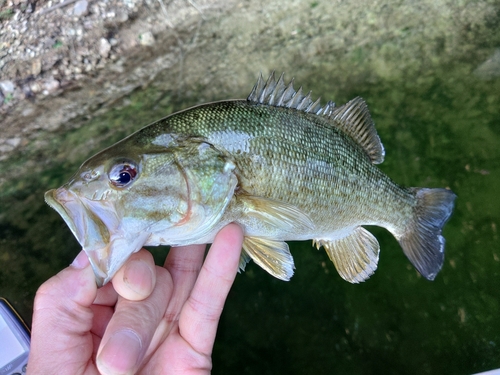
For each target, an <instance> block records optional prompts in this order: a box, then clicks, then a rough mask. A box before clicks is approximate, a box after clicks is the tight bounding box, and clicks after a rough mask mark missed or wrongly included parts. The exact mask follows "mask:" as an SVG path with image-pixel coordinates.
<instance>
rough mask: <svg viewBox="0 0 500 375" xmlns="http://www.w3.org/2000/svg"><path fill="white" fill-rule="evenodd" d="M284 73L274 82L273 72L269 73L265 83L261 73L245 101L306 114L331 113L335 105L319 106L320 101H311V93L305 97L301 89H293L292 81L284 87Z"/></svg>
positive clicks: (329, 103) (331, 103)
mask: <svg viewBox="0 0 500 375" xmlns="http://www.w3.org/2000/svg"><path fill="white" fill-rule="evenodd" d="M283 76H284V73H282V74H281V76H280V78H279V79H278V81H277V82H276V78H275V76H274V72H272V73H271V75H270V76H269V78H268V79H267V81H266V82H264V79H263V78H262V73H261V74H260V75H259V78H258V79H257V83H256V84H255V86H254V87H253V89H252V92H251V93H250V95H248V98H247V100H248V101H249V102H253V103H258V104H266V105H271V106H274V107H286V108H294V109H298V110H299V111H304V112H307V113H309V112H310V113H314V114H316V115H324V114H328V113H331V110H332V109H333V108H334V107H335V103H333V102H328V103H327V104H326V106H325V107H324V108H322V107H321V105H320V99H319V98H318V100H316V101H315V102H313V101H312V99H311V92H310V91H309V93H308V94H307V95H304V94H303V93H302V87H301V88H299V90H298V91H295V89H294V88H293V79H292V80H291V81H290V83H289V84H288V85H285V82H284V79H283Z"/></svg>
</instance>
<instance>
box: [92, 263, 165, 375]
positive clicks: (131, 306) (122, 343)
mask: <svg viewBox="0 0 500 375" xmlns="http://www.w3.org/2000/svg"><path fill="white" fill-rule="evenodd" d="M157 268H158V269H157V271H156V275H157V283H156V286H155V288H154V289H153V292H152V293H151V294H150V295H149V297H147V298H145V299H144V300H142V301H131V300H127V299H125V298H121V297H120V298H119V299H118V302H117V304H116V308H115V313H114V315H113V317H112V318H111V320H110V321H109V324H108V326H107V328H106V332H105V334H104V337H103V338H102V342H101V347H100V348H99V351H98V354H97V359H96V362H97V366H98V368H99V371H101V372H102V373H103V374H108V375H109V374H132V373H135V371H136V370H137V368H138V367H139V366H140V364H141V361H142V359H143V358H144V356H145V354H146V351H147V349H148V347H149V346H150V343H151V340H152V338H153V336H154V335H155V331H156V330H157V327H158V326H159V323H160V321H161V319H162V317H163V315H164V314H165V310H166V307H167V303H168V300H169V299H170V296H171V293H172V279H171V278H170V276H169V274H168V272H167V271H166V270H165V269H163V268H160V267H157Z"/></svg>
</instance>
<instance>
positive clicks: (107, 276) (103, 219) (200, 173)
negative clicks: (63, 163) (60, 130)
mask: <svg viewBox="0 0 500 375" xmlns="http://www.w3.org/2000/svg"><path fill="white" fill-rule="evenodd" d="M134 149H135V147H128V146H127V144H126V143H125V144H120V143H119V144H117V145H115V146H113V147H111V148H109V149H107V150H104V151H103V152H101V153H99V154H97V155H95V156H94V157H92V158H90V159H89V160H87V161H86V162H85V163H83V165H82V166H81V167H80V169H79V170H78V171H77V173H76V174H75V175H74V176H73V177H72V178H71V179H70V181H69V182H68V183H66V184H65V185H63V186H62V187H60V188H59V189H53V190H50V191H48V192H46V193H45V200H46V202H47V203H48V204H49V206H51V207H52V208H54V209H55V210H56V211H57V212H58V213H59V214H60V215H61V217H62V218H63V219H64V221H65V222H66V224H67V225H68V226H69V228H70V229H71V231H72V233H73V235H74V236H75V237H76V239H77V240H78V242H79V243H80V245H81V246H82V247H83V250H84V251H85V252H86V253H87V255H88V258H89V260H90V263H91V265H92V268H93V270H94V274H95V277H96V281H97V284H98V285H99V286H102V285H104V284H106V283H107V282H108V281H110V280H111V278H112V277H113V276H114V274H115V273H116V272H117V271H118V270H119V269H120V267H121V266H122V265H123V264H124V263H125V261H126V260H127V259H128V258H129V257H130V255H131V254H132V253H134V252H136V251H138V250H139V249H141V247H142V246H144V245H152V246H154V245H160V244H162V245H182V244H188V243H194V242H196V240H197V239H199V238H203V237H204V236H206V235H207V234H208V233H210V231H211V230H213V228H214V225H215V224H216V223H217V221H218V220H219V219H220V217H221V216H222V213H223V212H224V209H225V207H226V206H227V204H228V203H229V201H230V199H231V197H232V195H233V192H234V189H235V187H236V177H235V176H234V173H233V169H234V164H233V163H232V162H230V161H228V160H226V159H225V158H224V157H223V156H221V155H220V153H219V152H218V151H217V150H216V149H215V148H214V147H213V146H212V145H210V144H207V143H205V142H195V143H194V144H189V145H179V144H177V143H175V144H174V145H172V146H171V147H142V148H141V149H140V150H137V151H136V152H131V150H132V151H133V150H134Z"/></svg>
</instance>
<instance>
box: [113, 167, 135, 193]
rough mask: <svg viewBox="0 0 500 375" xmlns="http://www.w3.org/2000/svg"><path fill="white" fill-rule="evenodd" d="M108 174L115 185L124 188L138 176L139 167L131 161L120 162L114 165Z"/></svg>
mask: <svg viewBox="0 0 500 375" xmlns="http://www.w3.org/2000/svg"><path fill="white" fill-rule="evenodd" d="M108 176H109V180H110V181H111V183H112V184H113V185H114V186H116V187H118V188H123V187H125V186H128V185H130V184H131V183H132V182H133V181H134V180H135V178H136V177H137V167H136V166H135V165H134V164H132V163H130V162H122V163H118V164H115V165H113V167H112V168H111V170H110V171H109V173H108Z"/></svg>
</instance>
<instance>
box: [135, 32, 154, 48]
mask: <svg viewBox="0 0 500 375" xmlns="http://www.w3.org/2000/svg"><path fill="white" fill-rule="evenodd" d="M139 43H141V44H142V45H143V46H152V45H154V44H155V37H154V36H153V33H152V32H151V31H147V32H145V33H142V34H140V35H139Z"/></svg>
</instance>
